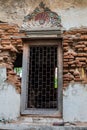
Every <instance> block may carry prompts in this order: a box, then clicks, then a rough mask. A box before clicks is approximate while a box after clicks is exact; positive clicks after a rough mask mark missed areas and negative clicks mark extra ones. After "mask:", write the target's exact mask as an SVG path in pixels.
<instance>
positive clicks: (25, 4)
mask: <svg viewBox="0 0 87 130" xmlns="http://www.w3.org/2000/svg"><path fill="white" fill-rule="evenodd" d="M41 1H43V2H44V3H45V4H46V5H47V6H48V7H49V8H50V9H51V10H52V11H55V12H57V13H58V14H59V15H60V16H61V20H62V25H63V27H64V28H65V29H69V28H71V27H80V26H87V17H86V14H87V1H86V0H61V1H60V0H19V1H18V0H6V1H5V0H0V20H1V21H4V22H12V23H17V24H18V25H19V26H21V24H22V22H23V19H24V16H25V15H27V14H28V13H30V12H32V11H33V10H34V9H35V7H37V6H38V5H39V3H40V2H41Z"/></svg>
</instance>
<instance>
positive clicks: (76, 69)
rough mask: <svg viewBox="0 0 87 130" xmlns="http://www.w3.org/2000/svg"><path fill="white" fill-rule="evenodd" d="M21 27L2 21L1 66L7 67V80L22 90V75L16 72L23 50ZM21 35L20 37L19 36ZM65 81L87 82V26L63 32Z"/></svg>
mask: <svg viewBox="0 0 87 130" xmlns="http://www.w3.org/2000/svg"><path fill="white" fill-rule="evenodd" d="M23 35H24V34H20V33H19V28H18V26H17V25H14V24H7V23H0V66H6V68H7V81H8V82H10V83H12V84H13V85H14V86H16V90H17V91H18V92H20V88H21V82H20V77H19V76H17V74H16V73H15V72H14V69H13V68H14V66H13V63H14V61H15V60H16V54H17V53H21V52H22V50H23V45H22V40H21V38H20V37H21V36H23ZM18 37H19V38H18ZM63 56H64V57H63V83H64V88H66V87H67V86H68V85H69V83H70V82H80V83H83V84H86V83H87V28H80V29H72V30H69V31H66V32H64V33H63Z"/></svg>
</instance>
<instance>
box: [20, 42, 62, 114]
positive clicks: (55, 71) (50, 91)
mask: <svg viewBox="0 0 87 130" xmlns="http://www.w3.org/2000/svg"><path fill="white" fill-rule="evenodd" d="M61 43H62V42H61V40H59V41H57V40H49V41H47V40H41V41H40V40H39V41H38V42H35V41H33V40H32V41H31V42H29V41H28V42H27V43H25V44H24V52H23V53H24V54H23V75H22V100H21V101H22V103H21V104H22V114H43V115H53V114H54V113H55V114H58V112H59V111H60V112H61V110H60V109H61V108H62V107H61V106H62V105H61V104H62V103H61V101H60V100H62V96H61V92H62V46H61ZM23 101H24V102H23Z"/></svg>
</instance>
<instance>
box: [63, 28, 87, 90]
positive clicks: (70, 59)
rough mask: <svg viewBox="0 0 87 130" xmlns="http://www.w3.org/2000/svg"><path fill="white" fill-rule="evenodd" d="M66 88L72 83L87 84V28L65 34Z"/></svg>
mask: <svg viewBox="0 0 87 130" xmlns="http://www.w3.org/2000/svg"><path fill="white" fill-rule="evenodd" d="M63 51H64V59H63V60H64V62H63V63H64V65H63V67H64V68H63V73H64V75H63V81H64V88H65V87H67V86H68V84H69V83H70V82H80V83H83V84H86V83H87V28H80V29H72V30H69V31H67V32H65V33H64V34H63Z"/></svg>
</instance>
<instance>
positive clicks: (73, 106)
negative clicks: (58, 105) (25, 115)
mask: <svg viewBox="0 0 87 130" xmlns="http://www.w3.org/2000/svg"><path fill="white" fill-rule="evenodd" d="M63 118H64V121H65V122H67V121H68V122H75V121H81V122H87V85H81V84H70V85H69V86H68V87H67V88H66V90H64V91H63Z"/></svg>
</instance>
